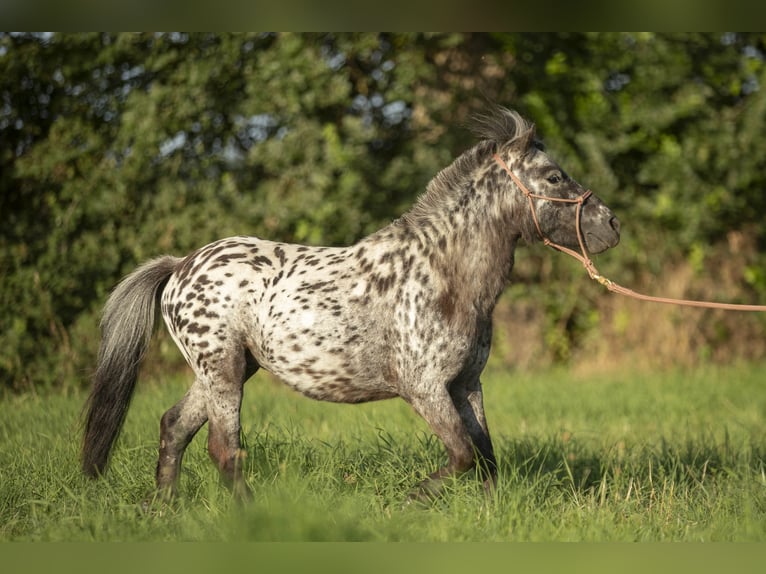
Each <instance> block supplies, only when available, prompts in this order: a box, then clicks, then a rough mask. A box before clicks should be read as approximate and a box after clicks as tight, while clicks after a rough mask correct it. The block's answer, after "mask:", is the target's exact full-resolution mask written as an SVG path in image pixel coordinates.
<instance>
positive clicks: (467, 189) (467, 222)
mask: <svg viewBox="0 0 766 574" xmlns="http://www.w3.org/2000/svg"><path fill="white" fill-rule="evenodd" d="M488 175H490V176H491V173H490V170H489V168H486V169H484V170H481V169H477V170H474V172H473V173H471V174H468V175H467V176H466V177H464V178H463V179H461V180H455V181H450V182H449V183H450V184H451V188H448V189H445V187H444V185H445V184H446V183H447V182H446V181H438V179H435V180H434V181H433V182H432V183H431V184H430V185H429V189H428V191H427V193H426V195H425V196H424V197H423V198H421V200H420V201H419V202H418V204H417V205H416V206H415V208H413V210H411V211H410V212H409V213H407V214H405V216H403V217H402V219H401V220H399V222H397V223H395V224H394V225H397V224H399V225H403V226H405V227H406V228H407V230H408V231H409V235H410V236H411V239H410V240H411V241H412V242H413V243H414V244H416V245H417V247H418V249H419V251H421V253H423V254H424V255H425V256H427V257H428V261H429V263H430V266H431V269H432V271H433V272H434V274H435V275H436V276H437V277H438V278H439V280H440V282H441V284H442V287H443V290H444V295H443V296H445V297H448V298H450V300H451V301H450V306H454V307H455V308H456V309H463V310H464V311H465V312H466V313H468V312H476V313H478V314H479V315H482V316H484V318H488V317H489V315H491V313H492V309H493V308H494V306H495V303H496V302H497V298H498V297H499V296H500V294H501V293H502V291H503V289H504V288H505V286H506V285H507V282H508V279H509V276H510V272H511V269H512V268H513V259H514V251H515V249H516V244H517V241H518V239H519V237H520V236H521V235H522V232H521V230H517V229H516V227H517V225H516V222H515V219H516V218H515V217H514V216H515V215H517V214H521V213H523V212H522V211H521V210H519V209H512V208H509V207H508V206H504V205H503V204H502V201H504V200H503V198H504V195H505V194H503V193H502V191H501V190H499V189H497V185H498V184H497V182H496V181H495V180H494V178H492V177H488ZM440 185H441V187H439V186H440Z"/></svg>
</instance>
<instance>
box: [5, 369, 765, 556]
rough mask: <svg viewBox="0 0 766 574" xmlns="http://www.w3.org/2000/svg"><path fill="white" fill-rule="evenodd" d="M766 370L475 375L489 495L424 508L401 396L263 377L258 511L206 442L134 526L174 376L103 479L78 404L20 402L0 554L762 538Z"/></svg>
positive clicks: (153, 392) (253, 439)
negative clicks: (411, 495)
mask: <svg viewBox="0 0 766 574" xmlns="http://www.w3.org/2000/svg"><path fill="white" fill-rule="evenodd" d="M764 366H766V365H764V364H762V363H757V364H752V365H749V366H738V367H732V366H729V367H725V368H707V367H706V368H704V369H697V370H691V371H675V372H668V373H664V374H651V375H649V374H645V373H638V374H635V373H633V374H630V375H626V374H625V373H624V372H620V373H618V374H617V376H614V375H610V376H605V375H600V376H597V377H584V376H573V375H572V374H571V373H570V372H565V371H564V370H554V371H550V372H545V373H542V374H539V373H538V374H536V375H528V374H527V375H517V376H509V375H508V374H507V371H503V372H502V373H499V372H491V373H488V375H487V376H486V377H485V378H484V385H485V390H486V397H487V416H488V419H489V422H490V425H491V427H492V429H493V436H494V443H495V448H496V451H497V454H498V461H499V465H500V483H499V487H498V489H497V491H496V493H495V494H494V495H493V496H492V497H491V498H490V499H487V498H485V496H484V493H483V491H482V489H481V486H480V485H479V484H478V482H477V481H476V480H475V477H474V476H472V475H470V474H468V475H466V476H464V477H462V478H460V479H458V480H456V481H454V483H453V484H451V485H450V486H449V488H448V491H447V493H446V494H445V496H444V497H443V498H442V499H441V500H439V501H437V502H435V503H434V504H433V505H432V506H425V507H424V506H418V505H414V506H405V505H403V502H404V501H405V497H406V493H407V492H408V490H409V488H410V487H411V486H412V485H413V484H415V483H416V482H417V481H418V480H420V479H422V478H423V477H424V475H425V473H427V472H429V471H432V470H434V469H436V468H437V467H438V466H439V465H441V464H443V463H444V461H445V454H444V450H443V447H442V446H441V444H440V443H439V442H438V441H437V440H435V438H434V437H433V436H431V434H430V432H429V431H428V430H427V429H426V428H425V425H424V423H423V422H422V420H421V419H419V418H418V417H417V416H416V415H415V414H414V413H413V412H412V410H411V409H410V408H409V407H408V406H407V405H406V404H405V403H404V401H401V400H393V401H382V402H378V403H370V404H364V405H353V406H352V405H338V404H330V403H320V402H317V401H311V400H309V399H306V398H305V397H302V396H300V395H298V394H297V393H295V392H293V391H291V390H290V389H288V388H287V387H285V386H283V385H278V386H277V385H274V384H273V383H272V382H271V381H270V380H269V379H268V377H267V376H266V375H264V374H259V375H257V376H256V377H255V378H254V379H253V380H252V381H250V382H249V383H248V384H247V386H246V389H245V397H244V402H243V408H242V414H243V435H244V438H245V449H246V451H247V454H248V456H247V459H246V476H247V480H248V482H249V483H250V485H251V486H252V488H253V492H254V496H253V500H252V501H251V502H250V503H248V504H246V505H245V506H244V507H242V508H238V507H237V506H236V505H235V504H234V503H233V501H232V500H231V496H230V495H229V493H228V491H227V490H226V489H225V488H224V487H223V485H222V484H221V483H220V481H219V479H218V476H217V473H216V470H215V468H214V465H213V464H211V462H210V458H209V456H208V454H207V452H206V445H205V439H206V434H207V431H206V430H205V429H203V430H202V431H201V432H200V433H199V435H198V436H197V437H196V438H195V439H194V440H193V441H192V443H191V444H190V446H189V449H188V451H187V454H186V456H185V457H184V466H183V472H182V478H181V496H180V498H179V500H178V501H177V502H176V503H175V504H173V505H170V506H162V505H159V504H158V505H156V506H155V507H153V509H154V512H151V513H144V512H142V511H141V510H140V509H139V503H140V502H141V501H143V500H145V498H146V497H147V496H149V495H150V494H151V492H152V489H153V474H154V472H153V471H154V467H155V464H156V456H157V440H158V439H157V426H158V421H159V418H160V416H161V415H162V412H163V411H164V410H165V409H166V408H168V406H169V405H171V404H172V403H174V402H175V401H176V400H178V399H179V398H180V397H181V396H182V395H183V393H184V392H185V391H186V389H187V387H188V384H189V382H190V381H189V377H188V376H184V377H174V378H172V379H171V380H167V378H166V377H164V376H163V377H162V378H149V380H148V381H146V384H143V385H141V386H139V388H138V390H137V393H136V397H135V400H134V401H133V405H132V407H131V409H130V411H129V412H128V416H127V419H126V426H125V428H124V431H123V434H122V435H121V438H120V439H119V440H118V442H117V445H116V448H115V451H114V453H113V455H114V456H113V458H112V464H111V467H110V468H109V471H108V472H107V474H106V476H105V477H103V478H102V479H100V480H98V481H92V480H89V479H87V478H85V477H84V476H83V475H82V474H81V472H80V469H79V465H78V462H77V448H78V444H79V440H78V432H77V425H76V424H73V421H74V420H76V417H77V415H78V413H79V412H80V409H81V405H82V401H83V400H84V398H85V393H84V392H83V391H81V390H74V391H68V392H66V393H63V392H59V391H55V390H54V391H50V392H47V393H44V394H42V395H41V396H36V395H34V394H32V393H24V394H20V395H15V396H11V397H8V398H7V400H3V401H0V437H2V439H0V440H2V441H3V442H2V448H0V541H83V542H84V541H247V542H256V541H333V540H334V541H352V540H369V541H402V542H406V541H411V542H415V541H439V542H457V541H482V542H489V541H505V542H508V541H594V542H595V541H601V542H603V541H613V542H614V541H625V542H627V541H631V542H635V541H762V540H763V538H764V535H766V482H765V481H766V478H764V468H766V467H765V466H764V465H766V458H765V457H766V452H764V444H763V436H764V424H763V412H764V409H766V395H764V393H763V392H762V385H763V368H764ZM30 437H35V440H30Z"/></svg>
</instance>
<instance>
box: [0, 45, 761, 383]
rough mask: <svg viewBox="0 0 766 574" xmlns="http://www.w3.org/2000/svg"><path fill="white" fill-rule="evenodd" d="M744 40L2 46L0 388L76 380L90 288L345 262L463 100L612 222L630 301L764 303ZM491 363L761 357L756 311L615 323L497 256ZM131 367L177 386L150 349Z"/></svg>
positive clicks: (444, 158)
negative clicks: (278, 260)
mask: <svg viewBox="0 0 766 574" xmlns="http://www.w3.org/2000/svg"><path fill="white" fill-rule="evenodd" d="M765 53H766V34H751V33H747V34H738V33H726V34H721V33H716V34H649V33H647V34H603V33H599V34H563V33H556V34H306V35H298V34H232V35H219V34H215V35H210V34H180V33H174V34H8V33H2V34H0V95H1V97H2V101H1V102H0V214H1V221H2V225H0V272H1V273H2V281H1V282H0V308H1V309H2V314H1V315H0V388H4V389H6V390H9V389H15V390H24V389H32V388H41V387H52V386H57V387H66V386H71V385H82V384H85V383H86V382H87V379H88V373H89V371H90V369H91V368H92V365H93V361H94V356H95V352H96V349H97V346H98V317H99V312H100V308H101V306H102V305H103V303H104V300H105V298H106V297H107V295H108V293H109V291H110V289H111V288H112V287H113V286H114V284H115V283H116V282H117V281H118V280H119V278H120V277H121V276H123V275H124V274H126V273H127V272H129V271H131V270H132V269H133V268H134V267H135V266H136V265H137V264H138V263H140V262H141V261H143V260H145V259H147V258H149V257H152V256H155V255H158V254H161V253H173V254H177V255H184V254H187V253H188V252H190V251H192V250H193V249H195V248H197V247H199V246H201V245H204V244H205V243H207V242H209V241H212V240H214V239H217V238H220V237H224V236H227V235H233V234H248V235H259V236H263V237H267V238H271V239H275V240H281V241H290V242H305V243H311V244H330V245H343V244H348V243H351V242H354V241H355V240H357V239H359V238H361V237H363V236H364V235H366V234H368V233H370V232H372V231H373V230H375V229H377V228H379V227H381V226H383V225H385V224H387V223H388V222H390V221H391V220H392V219H394V218H396V217H397V216H398V215H400V214H401V213H402V212H403V211H405V210H406V209H407V208H408V207H409V206H410V205H411V204H412V202H413V201H414V200H415V198H416V197H417V195H418V194H419V193H421V192H422V191H423V190H424V189H425V186H426V184H427V183H428V181H429V180H430V179H431V178H432V177H433V176H434V175H435V174H436V173H437V172H438V171H439V170H440V169H441V168H442V167H445V166H446V165H448V164H449V163H450V162H451V161H452V159H453V158H454V157H455V156H456V155H457V154H459V153H460V152H461V151H462V150H464V149H466V148H467V147H469V146H471V145H473V143H474V140H473V139H472V137H471V136H470V133H469V132H468V131H467V130H466V129H465V124H466V122H467V120H468V118H469V116H470V114H471V113H474V112H476V111H480V110H481V109H482V107H483V106H484V105H485V103H486V101H488V100H489V101H494V102H497V103H500V104H502V105H505V106H508V107H513V108H516V109H518V110H519V111H520V112H522V113H523V114H524V115H526V116H528V117H529V118H530V119H532V120H533V121H535V122H536V123H537V125H538V129H539V131H540V133H541V135H542V137H543V139H544V140H545V142H546V144H547V146H548V148H549V150H550V152H551V154H552V155H553V156H554V157H555V158H556V159H558V160H559V162H560V163H561V164H562V165H563V166H564V168H565V169H567V170H568V171H569V172H570V173H571V174H572V175H573V176H574V177H575V178H577V179H578V180H579V181H580V182H581V183H583V185H585V186H587V187H590V188H591V189H592V190H593V191H594V192H595V193H597V194H598V195H599V196H600V197H601V198H602V199H604V200H605V201H606V202H607V203H608V204H609V205H610V206H611V207H612V208H613V209H614V211H615V212H617V214H618V215H619V217H620V219H621V221H622V229H623V239H622V242H621V244H620V246H619V247H618V248H616V249H615V250H613V251H609V252H607V253H606V254H604V255H602V256H600V257H599V258H598V260H597V261H596V263H597V265H598V266H599V268H600V270H601V271H602V273H604V274H605V275H607V276H609V277H610V278H612V279H613V280H616V281H618V282H620V283H622V284H625V285H627V286H630V287H632V288H634V289H637V290H646V291H649V292H651V293H655V294H663V295H668V296H676V297H695V298H708V299H709V298H712V299H719V300H726V301H733V302H761V303H764V302H766V255H765V254H764V247H765V246H766V215H764V214H765V213H766V192H765V191H766V185H765V184H766V138H765V137H764V126H765V125H766V121H765V120H766V66H765V65H764V54H765ZM496 319H497V321H496V325H497V326H496V331H497V332H496V342H495V352H494V354H493V359H492V360H493V361H495V362H496V363H497V364H499V365H501V366H502V367H503V368H515V369H530V368H539V367H540V366H547V365H551V364H553V363H565V364H570V365H572V366H573V367H574V368H585V369H588V368H591V369H596V368H598V369H604V368H615V367H617V368H625V367H626V366H631V367H636V366H647V367H662V366H667V365H677V364H682V365H685V364H693V363H696V362H699V361H735V360H747V359H755V358H762V357H764V356H766V340H765V339H766V337H764V333H765V332H766V319H764V317H763V314H743V313H732V312H728V313H727V312H718V311H702V310H689V309H678V308H674V307H667V306H661V305H655V304H650V303H639V302H633V301H629V300H626V299H622V298H619V296H616V295H611V294H608V293H606V292H605V291H604V290H603V288H601V287H600V286H599V285H597V284H595V283H592V282H590V281H589V280H588V279H587V276H586V275H585V274H584V272H583V271H582V269H581V268H579V264H577V263H576V262H571V261H568V260H566V259H565V258H564V256H562V255H560V254H557V253H554V252H552V251H550V250H546V249H545V248H543V247H542V246H533V247H530V248H525V249H524V250H523V251H522V252H520V253H519V254H518V255H517V266H516V269H515V271H514V275H513V284H512V285H511V286H510V288H509V289H508V290H507V292H506V294H505V295H504V297H503V300H502V301H501V304H500V306H499V307H498V309H497V312H496ZM153 361H154V364H160V365H161V366H162V367H163V368H170V367H173V366H174V365H175V366H178V365H180V362H181V358H180V354H178V353H176V352H174V351H173V349H172V343H170V342H169V339H168V338H167V337H164V338H163V337H160V338H159V342H158V343H157V352H155V353H154V355H153Z"/></svg>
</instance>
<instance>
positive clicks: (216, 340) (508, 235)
mask: <svg viewBox="0 0 766 574" xmlns="http://www.w3.org/2000/svg"><path fill="white" fill-rule="evenodd" d="M474 120H475V121H474V126H473V128H474V132H475V134H476V135H477V136H478V139H479V141H478V143H477V144H475V145H474V146H473V147H471V148H470V149H468V150H467V151H465V152H464V153H462V155H460V156H459V157H457V159H455V160H454V161H453V163H452V164H451V165H449V166H448V167H446V168H444V169H443V170H441V171H440V172H439V173H438V174H437V175H436V176H435V177H434V178H433V179H432V180H431V181H430V183H429V184H428V186H427V188H426V190H425V193H424V194H423V195H421V196H420V197H419V198H418V199H417V201H416V202H415V204H414V206H413V207H412V208H411V209H410V210H409V211H407V212H406V213H404V214H403V215H401V216H400V217H399V218H398V219H396V220H395V221H393V222H392V223H391V224H389V225H388V226H386V227H383V228H382V229H380V230H378V231H376V232H375V233H372V234H371V235H369V236H367V237H364V238H363V239H361V240H359V241H358V242H357V243H355V244H353V245H350V246H346V247H318V246H307V245H296V244H289V243H280V242H275V241H270V240H266V239H260V238H257V237H250V236H237V237H228V238H224V239H220V240H218V241H214V242H213V243H210V244H208V245H205V246H204V247H201V248H200V249H198V250H197V251H195V252H193V253H191V254H190V255H187V256H186V257H175V256H171V255H164V256H161V257H158V258H156V259H152V260H150V261H148V262H146V263H144V264H143V265H141V266H140V267H138V268H137V269H136V270H135V271H133V272H132V273H131V274H129V275H128V276H127V277H125V278H124V279H123V280H122V281H121V282H120V283H119V284H118V285H117V286H116V288H115V289H114V290H113V292H112V293H111V295H110V296H109V298H108V300H107V301H106V304H105V306H104V310H103V315H102V318H101V323H100V328H101V335H102V336H101V342H100V347H99V353H98V359H97V367H96V370H95V373H94V375H93V384H92V389H91V392H90V395H89V397H88V399H87V402H86V405H85V410H84V412H85V420H84V433H83V443H82V470H83V471H84V473H85V474H86V475H88V476H91V477H98V476H100V475H102V474H103V473H104V472H105V470H106V468H107V464H108V460H109V455H110V451H111V450H112V446H113V444H114V441H115V439H116V437H117V436H118V434H119V432H120V429H121V427H122V424H123V422H124V419H125V415H126V412H127V409H128V406H129V403H130V399H131V396H132V394H133V391H134V388H135V386H136V382H137V379H138V373H139V367H140V364H141V361H142V358H143V357H144V355H145V353H146V350H147V347H148V345H149V341H150V338H151V336H152V332H153V329H154V323H155V312H156V308H157V307H159V309H160V310H161V314H162V318H163V320H164V323H165V326H166V327H167V329H168V330H169V332H170V334H171V336H172V338H173V340H174V341H175V343H176V345H177V346H178V348H179V349H180V351H181V353H182V354H183V356H184V357H185V359H186V361H187V363H188V364H189V366H190V367H191V369H192V371H193V372H194V375H195V378H194V382H193V383H192V385H191V387H190V388H189V389H188V391H187V392H186V394H185V395H184V396H183V397H182V398H181V399H180V400H179V401H178V402H177V403H176V404H175V405H173V406H172V407H171V408H170V409H169V410H167V412H165V413H164V415H163V416H162V418H161V420H160V432H159V435H160V437H159V438H160V440H159V458H158V461H157V468H156V485H157V489H158V491H159V492H160V493H162V494H163V495H167V496H172V495H174V494H175V493H176V492H177V488H178V481H179V473H180V471H181V462H182V458H183V454H184V450H185V448H186V447H187V445H188V444H189V443H190V441H191V440H192V438H193V437H194V436H195V434H196V433H197V431H199V430H200V428H201V427H202V426H203V425H204V424H205V423H207V424H208V439H207V448H208V452H209V454H210V457H211V459H212V461H213V462H214V463H215V464H216V466H217V467H218V470H219V471H220V475H221V476H222V478H223V479H224V482H225V483H226V484H227V485H228V486H229V487H230V488H231V489H232V490H233V492H234V493H235V494H236V495H237V496H241V497H247V495H248V494H249V487H248V486H247V484H246V481H245V476H244V472H243V459H244V455H245V453H244V451H243V449H242V446H241V442H240V433H241V426H240V405H241V402H242V396H243V388H244V384H245V382H246V381H247V380H248V379H249V378H250V377H251V376H252V375H253V374H254V373H255V372H256V371H257V370H259V369H264V370H266V371H268V372H270V373H272V374H274V375H276V377H278V378H279V379H281V380H282V381H284V383H286V384H287V385H289V386H290V387H292V388H293V389H295V390H296V391H298V392H300V393H303V394H304V395H306V396H308V397H310V398H313V399H318V400H323V401H335V402H342V403H361V402H364V401H374V400H381V399H389V398H393V397H400V398H402V399H403V400H405V401H406V402H407V403H409V404H410V405H411V407H412V408H413V410H414V411H415V412H416V413H417V414H418V415H420V416H421V417H423V419H425V421H426V422H427V423H428V425H429V427H430V429H431V430H432V431H433V433H434V434H435V435H436V436H437V437H438V438H439V439H440V440H441V442H442V443H443V444H444V447H445V449H446V453H447V463H446V465H445V466H444V467H442V468H439V469H437V470H435V471H433V472H431V473H430V474H429V475H428V476H427V477H426V478H425V479H424V480H423V481H422V482H421V483H419V484H418V485H416V486H415V487H414V489H413V491H412V493H411V496H412V497H414V498H424V497H433V496H436V495H437V494H438V493H439V492H441V490H442V489H443V485H444V481H445V479H446V478H447V477H453V476H457V475H460V474H462V473H465V472H467V471H469V470H471V469H474V468H475V469H476V470H477V474H478V475H479V478H480V480H482V481H483V484H484V486H485V487H486V488H487V489H489V490H491V488H492V487H493V485H494V484H495V483H496V480H497V460H496V458H495V454H494V450H493V446H492V440H491V438H490V432H489V428H488V425H487V420H486V417H485V413H484V404H483V393H482V385H481V380H480V376H481V373H482V370H483V369H484V366H485V364H486V362H487V359H488V356H489V353H490V344H491V340H492V311H493V309H494V307H495V304H496V302H497V300H498V297H499V296H500V294H501V293H502V291H503V289H504V287H505V286H506V285H507V283H508V281H509V277H510V273H511V270H512V268H513V263H514V253H515V250H516V247H517V245H518V243H519V241H520V240H523V241H524V242H526V243H533V242H535V241H540V240H546V241H549V242H552V243H556V244H559V245H562V246H566V247H572V248H574V247H580V248H582V249H583V250H585V249H587V251H588V252H590V253H600V252H602V251H605V250H606V249H608V248H610V247H614V246H615V245H617V243H618V242H619V237H620V223H619V220H618V219H617V217H616V216H615V214H614V213H613V212H612V211H611V210H610V209H609V208H608V207H607V206H606V205H605V204H604V203H603V202H602V201H601V200H600V199H599V198H598V197H596V196H595V195H594V194H592V193H591V192H590V191H587V192H586V191H585V190H584V188H583V187H582V186H581V185H580V184H579V183H577V182H576V181H575V180H574V179H572V178H571V177H570V176H569V175H568V174H567V173H566V172H565V171H564V170H563V169H562V168H561V167H560V166H559V165H558V164H557V163H556V162H555V161H554V160H552V159H551V158H550V157H549V155H548V154H547V153H546V151H545V147H544V146H543V145H542V143H541V142H540V140H539V139H538V138H537V135H536V131H535V126H534V124H533V123H531V122H529V121H528V120H526V119H524V118H523V117H522V116H521V115H519V114H518V113H517V112H515V111H511V110H508V109H506V108H502V107H500V106H492V107H491V108H490V109H489V110H488V111H486V112H485V113H483V114H481V115H478V116H476V117H475V118H474ZM510 176H512V177H510ZM517 182H518V183H517ZM522 182H523V183H522ZM549 199H550V200H551V201H548V200H549ZM556 199H558V200H561V201H555V200H556ZM563 200H567V201H563ZM573 204H577V205H573Z"/></svg>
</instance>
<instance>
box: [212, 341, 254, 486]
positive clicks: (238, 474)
mask: <svg viewBox="0 0 766 574" xmlns="http://www.w3.org/2000/svg"><path fill="white" fill-rule="evenodd" d="M257 369H258V365H257V363H255V361H254V360H252V357H251V356H250V355H249V353H245V354H241V355H239V354H237V355H234V356H232V355H228V354H225V353H224V354H222V356H219V357H217V361H216V364H215V365H214V366H212V365H211V366H209V368H208V373H209V374H210V377H209V379H208V380H209V381H210V385H209V388H208V390H207V417H208V439H207V450H208V453H209V454H210V458H211V459H212V460H213V462H214V463H215V465H216V466H217V468H218V471H219V472H220V474H221V478H222V479H223V481H224V482H225V483H226V485H227V486H228V487H229V488H230V489H231V490H232V492H233V493H234V495H235V496H237V497H238V498H247V497H249V495H250V489H249V488H248V486H247V484H246V483H245V478H244V472H243V465H244V460H245V456H246V452H245V451H244V450H243V449H242V445H241V442H240V435H241V431H242V428H241V425H240V408H241V406H242V391H243V387H244V384H245V381H246V380H247V379H248V378H250V377H251V376H252V375H253V373H255V371H256V370H257Z"/></svg>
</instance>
